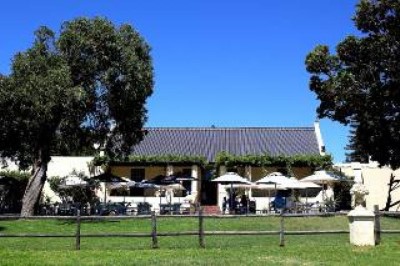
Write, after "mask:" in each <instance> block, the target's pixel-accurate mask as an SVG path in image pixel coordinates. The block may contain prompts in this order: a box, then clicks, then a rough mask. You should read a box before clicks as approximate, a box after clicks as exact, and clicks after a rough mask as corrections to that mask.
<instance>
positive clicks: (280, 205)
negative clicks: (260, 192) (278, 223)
mask: <svg viewBox="0 0 400 266" xmlns="http://www.w3.org/2000/svg"><path fill="white" fill-rule="evenodd" d="M271 203H272V207H273V209H275V210H278V209H285V207H286V199H285V197H283V194H282V193H280V191H278V193H277V194H276V196H275V199H274V200H273V201H272V202H271Z"/></svg>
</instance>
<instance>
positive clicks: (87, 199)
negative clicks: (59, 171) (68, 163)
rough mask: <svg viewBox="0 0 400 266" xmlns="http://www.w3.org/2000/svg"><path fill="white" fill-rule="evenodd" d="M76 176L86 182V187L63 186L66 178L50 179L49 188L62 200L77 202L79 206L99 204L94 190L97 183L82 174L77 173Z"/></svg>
mask: <svg viewBox="0 0 400 266" xmlns="http://www.w3.org/2000/svg"><path fill="white" fill-rule="evenodd" d="M72 174H74V173H72ZM77 176H78V177H80V178H81V179H82V180H84V181H86V182H88V185H87V186H70V187H66V186H63V184H65V180H66V178H67V177H57V176H55V177H52V178H49V181H48V182H49V185H50V188H51V189H52V190H53V191H54V192H55V193H56V194H57V195H58V196H59V197H60V198H61V199H62V200H63V201H67V198H71V199H72V201H73V202H79V203H80V204H86V203H90V204H91V205H92V204H95V203H97V202H99V199H98V197H97V196H96V193H95V189H96V188H97V187H98V186H99V184H98V183H97V182H95V181H94V180H92V179H90V178H89V177H87V176H85V175H84V174H83V173H77Z"/></svg>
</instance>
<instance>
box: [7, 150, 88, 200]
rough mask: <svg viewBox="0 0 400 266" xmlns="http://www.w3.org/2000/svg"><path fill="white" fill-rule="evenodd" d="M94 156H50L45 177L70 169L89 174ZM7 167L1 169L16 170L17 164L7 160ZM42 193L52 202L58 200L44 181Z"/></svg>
mask: <svg viewBox="0 0 400 266" xmlns="http://www.w3.org/2000/svg"><path fill="white" fill-rule="evenodd" d="M93 158H94V157H91V156H86V157H83V156H82V157H77V156H52V157H51V161H50V162H49V165H48V169H47V178H48V179H49V178H52V177H54V176H59V177H64V176H67V175H69V174H71V172H72V171H74V170H75V171H76V172H78V173H79V172H83V173H84V174H85V175H87V176H89V175H90V173H89V167H88V163H89V162H90V161H92V160H93ZM7 165H8V166H7V167H5V168H3V170H6V171H7V170H9V171H16V170H18V166H17V165H16V164H15V163H14V162H12V161H10V160H7ZM43 193H44V195H45V196H47V197H49V198H50V200H51V201H52V202H55V201H60V198H59V197H58V196H57V195H56V194H55V193H54V191H52V190H51V189H50V185H49V183H48V182H47V181H46V183H45V184H44V187H43Z"/></svg>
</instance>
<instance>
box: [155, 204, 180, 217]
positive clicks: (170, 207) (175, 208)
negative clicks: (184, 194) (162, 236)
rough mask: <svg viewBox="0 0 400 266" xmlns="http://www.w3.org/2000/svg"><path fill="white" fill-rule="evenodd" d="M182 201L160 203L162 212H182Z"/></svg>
mask: <svg viewBox="0 0 400 266" xmlns="http://www.w3.org/2000/svg"><path fill="white" fill-rule="evenodd" d="M181 205H182V204H181V203H172V204H168V203H167V204H160V214H178V213H180V209H181Z"/></svg>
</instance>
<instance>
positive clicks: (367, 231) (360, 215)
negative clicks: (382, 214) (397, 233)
mask: <svg viewBox="0 0 400 266" xmlns="http://www.w3.org/2000/svg"><path fill="white" fill-rule="evenodd" d="M347 216H348V218H349V227H350V243H351V244H353V245H355V246H375V234H374V225H375V215H374V213H373V212H372V211H369V210H367V209H365V208H364V207H361V206H357V207H356V208H355V209H354V210H352V211H351V212H349V214H348V215H347Z"/></svg>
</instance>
